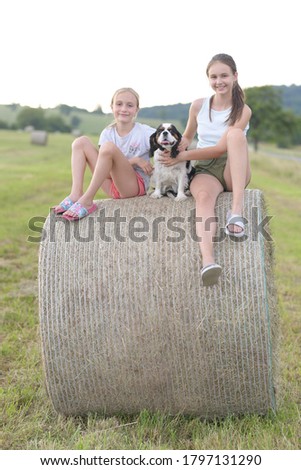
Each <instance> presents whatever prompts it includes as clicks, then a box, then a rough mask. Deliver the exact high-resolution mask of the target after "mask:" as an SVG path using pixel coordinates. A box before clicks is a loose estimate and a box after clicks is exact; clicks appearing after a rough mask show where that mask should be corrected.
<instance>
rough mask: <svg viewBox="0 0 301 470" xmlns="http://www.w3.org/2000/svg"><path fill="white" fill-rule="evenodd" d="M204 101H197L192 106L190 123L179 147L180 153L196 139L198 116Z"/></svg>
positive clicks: (188, 122)
mask: <svg viewBox="0 0 301 470" xmlns="http://www.w3.org/2000/svg"><path fill="white" fill-rule="evenodd" d="M203 101H204V100H203V98H201V99H198V100H195V101H193V103H192V104H191V106H190V109H189V115H188V121H187V124H186V128H185V131H184V133H183V136H182V140H181V143H180V145H179V150H180V152H181V151H183V150H186V149H187V147H189V145H190V144H191V142H192V141H193V139H194V136H195V134H196V131H197V115H198V114H199V112H200V109H201V107H202V104H203Z"/></svg>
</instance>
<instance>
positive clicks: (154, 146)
mask: <svg viewBox="0 0 301 470" xmlns="http://www.w3.org/2000/svg"><path fill="white" fill-rule="evenodd" d="M156 137H157V132H154V133H153V134H152V135H151V136H150V138H149V144H150V149H149V156H150V157H153V156H154V153H155V151H156V150H157V149H158V148H159V146H158V144H157V138H156Z"/></svg>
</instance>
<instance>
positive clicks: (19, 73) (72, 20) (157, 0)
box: [0, 0, 301, 112]
mask: <svg viewBox="0 0 301 470" xmlns="http://www.w3.org/2000/svg"><path fill="white" fill-rule="evenodd" d="M298 3H299V2H297V1H296V0H286V1H277V0H274V1H273V2H267V1H265V0H249V1H246V0H227V1H226V0H207V1H204V0H185V1H179V2H176V1H175V0H146V1H145V0H84V1H77V0H26V1H24V0H9V1H4V0H2V1H1V6H0V14H1V28H0V44H1V74H0V84H1V86H0V104H9V103H20V104H22V105H29V106H33V107H36V106H42V107H44V108H46V107H55V106H57V105H58V104H61V103H65V104H68V105H70V106H77V107H83V108H86V109H88V110H91V111H92V110H93V109H95V108H96V106H97V105H101V106H102V107H103V109H104V111H105V112H108V111H109V104H110V100H111V97H112V94H113V93H114V91H115V90H116V89H117V88H120V87H123V86H131V87H133V88H135V89H136V91H137V92H138V93H139V94H140V97H141V106H142V107H145V106H154V105H167V104H175V103H188V102H191V101H192V100H194V99H196V98H199V97H202V96H206V95H208V94H210V93H211V90H210V88H209V86H208V81H207V77H206V73H205V70H206V66H207V63H208V62H209V60H210V59H211V57H212V56H213V55H214V54H216V53H220V52H225V53H227V54H230V55H232V56H233V58H234V60H235V61H236V64H237V68H238V73H239V82H240V84H241V86H242V87H243V88H247V87H253V86H263V85H291V84H296V85H300V84H301V65H300V46H301V41H300V13H299V7H298Z"/></svg>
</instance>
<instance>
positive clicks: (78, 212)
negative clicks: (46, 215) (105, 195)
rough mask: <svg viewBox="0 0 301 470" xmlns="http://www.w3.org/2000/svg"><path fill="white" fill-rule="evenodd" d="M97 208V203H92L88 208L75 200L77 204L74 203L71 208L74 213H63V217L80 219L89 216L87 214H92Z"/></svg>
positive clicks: (73, 219) (72, 219)
mask: <svg viewBox="0 0 301 470" xmlns="http://www.w3.org/2000/svg"><path fill="white" fill-rule="evenodd" d="M96 209H97V205H96V204H95V203H94V204H92V206H91V207H90V208H89V209H86V208H85V207H84V206H83V205H82V204H81V203H80V202H75V204H73V205H72V206H71V207H70V209H69V210H70V211H71V212H73V214H74V215H67V214H63V218H64V219H66V220H71V221H75V220H80V219H83V218H84V217H87V215H89V214H92V212H94V211H96Z"/></svg>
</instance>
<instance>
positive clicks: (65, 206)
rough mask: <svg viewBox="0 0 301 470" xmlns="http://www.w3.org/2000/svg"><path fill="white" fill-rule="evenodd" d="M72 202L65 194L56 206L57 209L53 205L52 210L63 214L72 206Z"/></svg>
mask: <svg viewBox="0 0 301 470" xmlns="http://www.w3.org/2000/svg"><path fill="white" fill-rule="evenodd" d="M73 204H74V202H73V201H71V199H70V197H69V196H67V197H66V198H65V199H64V200H63V201H62V202H60V204H59V205H58V206H57V209H56V208H55V207H54V208H53V212H54V213H55V214H57V215H59V214H63V213H64V212H66V211H68V210H69V209H70V207H72V206H73Z"/></svg>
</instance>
